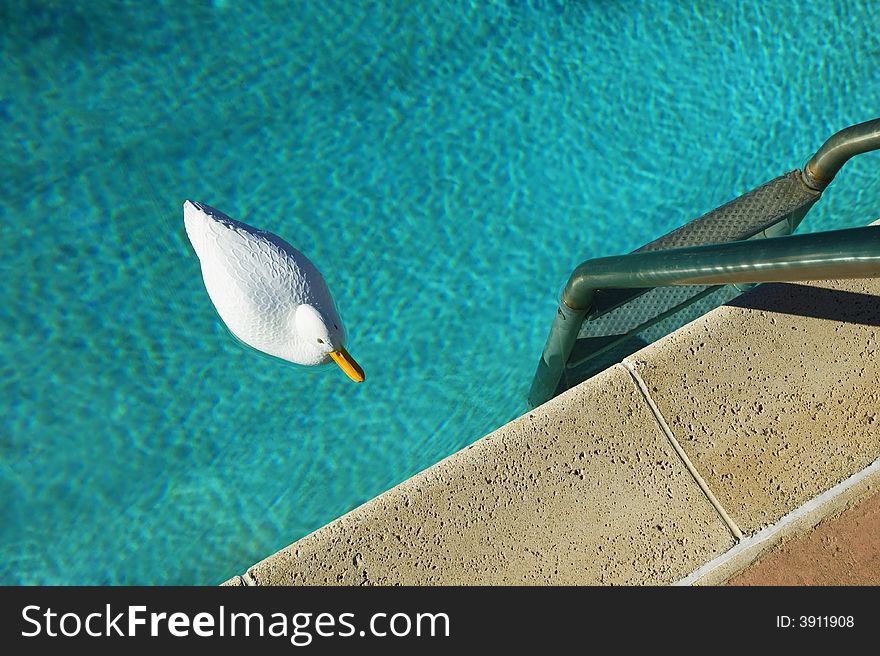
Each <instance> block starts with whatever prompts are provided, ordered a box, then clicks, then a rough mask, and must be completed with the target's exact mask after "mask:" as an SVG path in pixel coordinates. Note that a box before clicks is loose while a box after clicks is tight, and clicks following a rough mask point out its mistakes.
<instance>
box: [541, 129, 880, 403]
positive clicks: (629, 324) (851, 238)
mask: <svg viewBox="0 0 880 656" xmlns="http://www.w3.org/2000/svg"><path fill="white" fill-rule="evenodd" d="M878 149H880V118H878V119H874V120H872V121H867V122H865V123H860V124H858V125H853V126H851V127H848V128H846V129H844V130H841V131H840V132H838V133H837V134H835V135H833V136H832V137H831V138H830V139H828V141H826V142H825V143H824V144H823V145H822V147H821V148H820V149H819V150H818V151H817V152H816V154H815V155H813V157H811V158H810V160H809V161H808V162H807V163H806V165H805V166H804V168H803V170H797V169H796V170H794V171H790V172H788V173H786V174H784V175H782V176H780V177H778V178H775V179H774V180H771V181H770V182H767V183H766V184H764V185H761V186H760V187H757V188H756V189H753V190H752V191H749V192H747V193H745V194H743V195H742V196H740V197H738V198H736V199H734V200H732V201H730V202H729V203H726V204H725V205H722V206H721V207H719V208H717V209H715V210H713V211H711V212H709V213H708V214H705V215H703V216H702V217H700V218H698V219H695V220H694V221H691V222H690V223H688V224H686V225H684V226H682V227H681V228H678V229H677V230H674V231H672V232H670V233H669V234H667V235H664V236H663V237H660V238H659V239H657V240H655V241H653V242H651V243H650V244H647V245H646V246H643V247H642V248H640V249H638V250H637V251H634V252H633V253H630V254H628V255H620V256H616V257H603V258H596V259H592V260H587V261H585V262H583V263H581V264H580V265H579V266H578V267H577V268H576V269H575V270H574V271H573V272H572V274H571V276H570V277H569V279H568V283H567V284H566V286H565V289H564V290H563V292H562V297H561V299H560V300H559V306H558V308H557V310H556V316H555V317H554V320H553V324H552V326H551V328H550V335H549V336H548V337H547V343H546V345H545V346H544V352H543V353H542V355H541V359H540V360H539V362H538V369H537V371H536V373H535V377H534V380H533V381H532V386H531V389H530V391H529V397H528V403H529V406H530V407H533V408H534V407H536V406H538V405H540V404H541V403H544V402H545V401H547V400H549V399H551V398H553V397H554V396H556V395H557V394H560V393H561V392H563V391H565V390H566V389H568V388H569V387H572V386H573V385H575V384H577V383H578V382H581V381H583V380H586V378H588V377H590V376H591V375H593V374H595V373H598V372H599V371H601V370H602V369H604V368H607V367H608V366H610V365H611V364H613V363H614V362H619V361H620V359H622V358H623V357H625V356H626V355H629V354H630V353H633V352H635V351H636V350H638V349H639V348H641V347H642V346H644V345H646V344H647V343H649V342H648V341H646V340H650V339H656V338H658V337H660V336H662V335H663V334H666V333H668V332H671V330H674V329H675V328H676V327H678V326H679V325H682V324H683V323H685V322H687V321H689V320H691V319H693V318H696V317H697V316H699V315H700V314H702V313H704V312H705V311H707V310H708V309H711V308H712V307H717V305H719V304H721V303H723V302H725V301H727V300H729V299H730V298H732V297H733V296H735V295H736V294H738V293H739V292H740V291H742V289H743V288H742V287H731V285H743V284H751V283H759V282H786V281H798V280H821V279H825V278H867V277H874V276H880V226H869V227H864V228H851V229H848V230H835V231H830V232H821V233H815V234H806V235H797V236H790V235H791V233H792V232H794V230H795V229H796V228H797V226H798V225H799V224H800V222H801V221H802V220H803V218H804V216H806V214H807V212H808V211H809V210H810V208H811V207H812V206H813V204H815V203H816V201H817V200H819V198H820V197H821V195H822V192H823V191H824V189H825V188H826V187H827V186H828V185H829V184H830V183H831V181H832V180H833V179H834V176H835V175H837V172H838V171H840V169H841V167H843V165H844V164H845V163H846V162H847V161H848V160H849V159H850V158H852V157H853V156H855V155H858V154H860V153H865V152H868V151H872V150H878ZM719 285H720V286H722V287H719ZM682 319H684V320H682Z"/></svg>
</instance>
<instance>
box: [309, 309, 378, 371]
mask: <svg viewBox="0 0 880 656" xmlns="http://www.w3.org/2000/svg"><path fill="white" fill-rule="evenodd" d="M294 323H295V325H296V332H297V336H298V338H299V342H300V348H301V349H303V350H305V351H307V352H308V353H309V355H310V356H312V357H313V358H314V360H315V362H316V363H319V364H320V363H324V362H329V361H330V360H333V361H334V362H335V363H336V364H338V365H339V368H340V369H342V371H344V372H345V374H346V375H347V376H348V377H349V378H351V379H352V380H353V381H354V382H356V383H362V382H364V370H363V369H361V368H360V365H358V363H357V362H355V360H354V358H353V357H351V355H349V353H348V351H346V350H345V330H344V328H343V327H342V321H341V320H340V319H339V318H338V317H333V318H330V317H327V316H326V315H325V314H322V313H321V311H320V310H318V309H317V308H316V307H314V306H312V305H308V304H306V303H304V304H302V305H300V306H299V307H297V308H296V313H295V315H294Z"/></svg>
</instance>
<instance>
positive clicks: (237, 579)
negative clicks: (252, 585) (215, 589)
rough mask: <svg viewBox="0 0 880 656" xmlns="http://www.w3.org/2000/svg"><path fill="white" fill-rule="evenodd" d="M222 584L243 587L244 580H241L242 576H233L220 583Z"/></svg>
mask: <svg viewBox="0 0 880 656" xmlns="http://www.w3.org/2000/svg"><path fill="white" fill-rule="evenodd" d="M220 585H221V586H230V587H241V586H244V581H242V580H241V577H240V576H233V577H232V578H231V579H228V580H226V581H223V583H221V584H220Z"/></svg>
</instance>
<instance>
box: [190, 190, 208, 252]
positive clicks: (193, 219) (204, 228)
mask: <svg viewBox="0 0 880 656" xmlns="http://www.w3.org/2000/svg"><path fill="white" fill-rule="evenodd" d="M206 207H207V205H205V204H204V203H198V202H195V201H192V200H187V201H184V203H183V226H184V228H186V236H187V237H189V241H190V243H191V244H192V246H193V248H194V249H195V251H196V255H198V256H199V257H200V258H201V256H202V253H203V252H204V246H205V240H206V238H207V236H208V232H209V231H210V223H211V221H212V219H211V216H210V214H209V213H208V212H207V211H206V210H205V208H206Z"/></svg>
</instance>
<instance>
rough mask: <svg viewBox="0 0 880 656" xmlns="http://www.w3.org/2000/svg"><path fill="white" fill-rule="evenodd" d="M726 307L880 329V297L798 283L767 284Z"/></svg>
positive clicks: (736, 299)
mask: <svg viewBox="0 0 880 656" xmlns="http://www.w3.org/2000/svg"><path fill="white" fill-rule="evenodd" d="M726 305H729V306H731V307H739V308H746V309H749V310H767V311H769V312H781V313H783V314H793V315H796V316H799V317H813V318H816V319H830V320H831V321H844V322H846V323H855V324H862V325H865V326H880V296H874V295H873V294H860V293H858V292H847V291H842V290H838V289H826V288H824V287H811V286H810V285H798V284H795V283H786V282H773V283H764V284H763V285H761V286H760V287H758V288H757V289H755V290H754V291H751V292H748V293H745V294H743V295H741V296H738V297H737V298H734V299H733V300H731V301H728V302H727V303H726Z"/></svg>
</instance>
